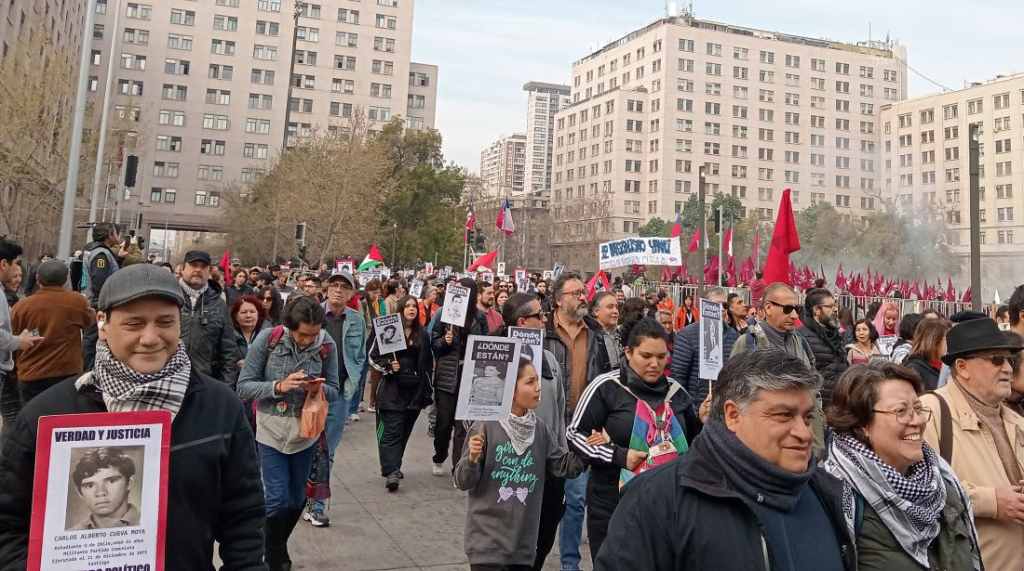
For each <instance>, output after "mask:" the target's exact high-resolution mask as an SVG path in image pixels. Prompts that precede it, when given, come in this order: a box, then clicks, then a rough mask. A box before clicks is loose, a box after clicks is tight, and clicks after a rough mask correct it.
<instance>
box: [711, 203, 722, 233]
mask: <svg viewBox="0 0 1024 571" xmlns="http://www.w3.org/2000/svg"><path fill="white" fill-rule="evenodd" d="M711 218H712V224H714V227H715V234H718V233H719V232H721V231H722V223H721V222H722V219H721V217H719V215H718V209H717V208H713V209H711Z"/></svg>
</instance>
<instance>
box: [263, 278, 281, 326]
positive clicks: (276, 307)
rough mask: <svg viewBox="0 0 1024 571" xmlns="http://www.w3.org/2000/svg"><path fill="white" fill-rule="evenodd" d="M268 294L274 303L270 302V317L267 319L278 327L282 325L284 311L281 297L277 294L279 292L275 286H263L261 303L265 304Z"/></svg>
mask: <svg viewBox="0 0 1024 571" xmlns="http://www.w3.org/2000/svg"><path fill="white" fill-rule="evenodd" d="M268 293H269V294H270V299H271V300H272V301H271V302H270V313H269V315H267V317H269V318H270V321H272V322H273V323H274V324H275V325H277V324H278V323H281V310H282V309H283V308H282V307H281V306H282V304H281V295H280V294H278V293H277V290H276V289H275V288H274V286H263V287H262V288H260V295H259V299H260V303H263V298H265V297H267V294H268Z"/></svg>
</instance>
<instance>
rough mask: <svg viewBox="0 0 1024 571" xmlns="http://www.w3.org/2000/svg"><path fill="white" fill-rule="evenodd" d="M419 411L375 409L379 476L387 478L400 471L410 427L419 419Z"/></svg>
mask: <svg viewBox="0 0 1024 571" xmlns="http://www.w3.org/2000/svg"><path fill="white" fill-rule="evenodd" d="M419 416H420V411H419V409H415V410H381V409H379V408H378V409H377V455H378V456H380V475H381V476H388V475H390V474H392V473H394V472H397V471H398V470H401V469H402V457H403V456H405V446H406V444H408V443H409V435H411V434H412V427H413V426H415V425H416V419H417V418H419Z"/></svg>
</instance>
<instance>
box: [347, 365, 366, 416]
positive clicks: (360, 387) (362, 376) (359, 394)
mask: <svg viewBox="0 0 1024 571" xmlns="http://www.w3.org/2000/svg"><path fill="white" fill-rule="evenodd" d="M369 370H370V359H369V358H367V359H366V362H365V363H363V370H362V371H360V372H359V383H358V384H357V385H356V394H354V395H352V403H351V405H350V406H349V409H348V413H349V414H357V413H358V412H359V403H360V402H362V400H363V391H365V390H366V376H367V374H369V373H368V372H369Z"/></svg>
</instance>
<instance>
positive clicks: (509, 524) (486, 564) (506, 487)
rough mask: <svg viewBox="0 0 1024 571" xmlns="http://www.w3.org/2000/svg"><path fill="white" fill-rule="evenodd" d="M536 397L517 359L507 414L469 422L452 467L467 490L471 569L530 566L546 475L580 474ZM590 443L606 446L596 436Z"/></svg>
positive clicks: (503, 570) (536, 381) (537, 390)
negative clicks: (537, 411) (540, 410)
mask: <svg viewBox="0 0 1024 571" xmlns="http://www.w3.org/2000/svg"><path fill="white" fill-rule="evenodd" d="M540 394H541V386H540V378H539V376H538V374H537V371H536V369H534V367H533V364H532V363H531V362H530V360H529V359H528V358H523V359H521V360H520V361H519V372H518V378H517V380H516V389H515V394H514V396H513V399H512V414H510V415H509V416H508V417H506V418H505V419H502V420H500V421H497V422H495V421H488V422H476V423H474V424H473V426H472V427H471V428H470V434H471V435H472V436H470V438H469V439H468V440H467V441H466V447H465V449H464V450H463V453H462V459H461V460H459V463H458V464H457V465H456V466H455V473H454V475H453V478H454V483H455V487H456V488H458V489H460V490H466V491H468V492H469V495H468V498H467V502H466V503H467V506H466V555H467V556H468V557H469V564H470V569H472V571H519V570H521V569H522V570H526V569H532V567H533V562H534V558H535V557H536V552H537V528H538V526H539V525H540V510H541V500H542V498H543V496H544V481H545V475H546V474H550V475H552V476H555V477H561V478H575V477H576V476H578V475H579V474H580V473H581V472H582V471H583V469H584V464H583V462H582V461H581V460H580V459H579V457H577V456H576V455H575V453H573V452H570V451H568V450H566V449H565V447H564V446H559V445H558V439H557V436H556V435H555V434H554V433H553V432H552V430H551V428H550V427H548V426H547V425H546V424H545V423H544V421H543V420H540V419H539V418H538V417H537V415H536V414H535V413H534V409H536V408H537V406H538V405H539V404H540ZM591 438H592V439H594V440H595V444H601V443H604V442H605V440H604V437H603V435H600V434H594V435H593V436H591Z"/></svg>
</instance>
